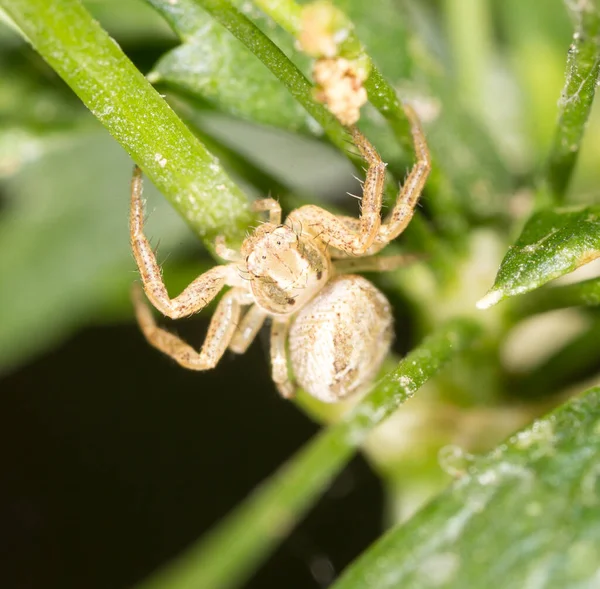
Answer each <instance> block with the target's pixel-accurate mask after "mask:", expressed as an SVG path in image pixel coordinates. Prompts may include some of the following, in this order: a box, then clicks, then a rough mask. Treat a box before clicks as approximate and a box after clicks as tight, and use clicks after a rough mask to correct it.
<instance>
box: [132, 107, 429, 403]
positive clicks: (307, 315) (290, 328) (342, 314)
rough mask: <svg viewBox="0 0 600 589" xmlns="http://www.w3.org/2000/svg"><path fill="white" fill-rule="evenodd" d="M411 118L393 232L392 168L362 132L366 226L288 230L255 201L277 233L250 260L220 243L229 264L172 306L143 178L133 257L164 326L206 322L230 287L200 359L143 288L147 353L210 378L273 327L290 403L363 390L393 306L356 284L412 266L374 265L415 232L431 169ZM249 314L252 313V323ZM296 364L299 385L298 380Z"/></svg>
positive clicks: (290, 223) (297, 225)
mask: <svg viewBox="0 0 600 589" xmlns="http://www.w3.org/2000/svg"><path fill="white" fill-rule="evenodd" d="M406 113H407V115H408V117H409V119H410V121H411V128H412V135H413V140H414V143H415V152H416V155H417V162H416V164H415V165H414V166H413V168H412V170H411V172H410V174H409V175H408V177H407V179H406V181H405V183H404V185H403V187H402V189H401V190H400V194H399V195H398V198H397V201H396V204H395V205H394V207H393V209H392V210H391V212H390V213H389V215H388V216H387V217H386V219H385V220H384V221H383V222H382V220H381V205H382V191H383V183H384V178H385V164H384V163H383V162H382V160H381V158H380V157H379V155H378V153H377V151H376V150H375V148H374V147H373V146H372V145H371V144H370V143H369V142H368V141H367V139H366V138H365V137H364V136H363V135H362V134H361V133H360V132H359V131H358V130H356V129H351V133H352V137H353V139H354V142H355V143H356V146H357V147H358V149H359V150H360V152H361V154H362V155H363V157H364V158H365V160H366V161H367V164H368V169H367V175H366V179H365V182H364V188H363V198H362V207H361V214H360V217H359V218H358V219H354V218H352V217H342V216H336V215H333V214H332V213H329V212H328V211H326V210H324V209H321V208H319V207H316V206H313V205H308V206H304V207H301V208H299V209H296V210H294V211H292V212H291V213H290V215H289V216H288V217H287V219H286V221H285V223H284V224H282V219H281V208H280V206H279V204H278V203H277V202H276V201H275V200H273V199H270V198H267V199H263V200H259V201H256V202H255V203H254V209H255V210H256V211H268V212H269V220H268V222H266V223H263V224H262V225H259V226H258V227H257V228H256V229H255V230H254V232H253V233H252V234H251V235H250V236H249V237H247V238H246V239H245V240H244V243H243V244H242V247H241V249H240V251H239V252H238V251H235V250H232V249H230V248H228V247H227V246H226V245H225V242H224V240H223V239H222V238H219V239H217V243H216V251H217V254H218V255H219V256H221V257H222V258H223V259H224V260H227V261H229V262H230V263H229V264H225V265H220V266H215V267H214V268H212V269H211V270H209V271H207V272H205V273H204V274H201V275H200V276H198V278H196V280H194V281H193V282H192V283H191V284H190V285H189V286H188V287H187V288H186V289H185V290H184V291H183V292H182V293H181V294H180V295H179V296H177V297H175V298H173V299H171V298H170V297H169V295H168V293H167V290H166V288H165V286H164V283H163V281H162V276H161V271H160V267H159V265H158V263H157V261H156V257H155V255H154V252H153V250H152V248H151V246H150V243H149V242H148V240H147V239H146V237H145V235H144V232H143V205H142V201H141V192H142V181H141V171H140V170H139V168H136V169H135V171H134V177H133V181H132V190H131V216H130V232H131V247H132V249H133V254H134V257H135V260H136V262H137V265H138V268H139V270H140V275H141V278H142V283H143V286H144V290H145V292H146V296H147V297H148V299H149V300H150V302H151V303H152V304H153V305H154V306H155V307H156V308H157V309H158V310H159V311H161V312H162V313H163V314H164V315H167V316H168V317H171V318H172V319H177V318H179V317H184V316H187V315H191V314H192V313H195V312H198V311H200V310H201V309H202V308H204V307H205V306H206V305H207V304H208V303H209V302H210V301H211V300H212V299H213V298H214V297H215V296H216V295H217V294H218V293H219V291H220V290H221V289H222V288H223V287H225V286H230V287H231V288H230V289H229V290H228V291H227V292H226V293H225V294H224V295H223V297H222V298H221V300H220V302H219V304H218V306H217V309H216V311H215V314H214V315H213V318H212V321H211V323H210V327H209V329H208V333H207V335H206V339H205V342H204V344H203V346H202V348H201V350H200V351H196V350H194V349H193V348H192V347H191V346H189V345H188V344H186V343H185V342H184V341H183V340H181V339H180V338H179V337H177V336H176V335H174V334H172V333H170V332H168V331H166V330H165V329H163V328H161V327H159V326H158V325H157V324H156V322H155V320H154V317H153V315H152V312H151V310H150V308H149V307H148V306H147V305H146V304H145V302H144V298H143V294H142V292H141V289H139V288H138V287H136V288H135V289H134V305H135V309H136V316H137V319H138V322H139V324H140V327H141V328H142V331H143V333H144V335H145V336H146V338H147V339H148V341H149V342H150V343H151V344H152V345H153V346H154V347H156V348H158V349H159V350H161V351H162V352H164V353H166V354H168V355H169V356H171V357H172V358H174V359H175V360H176V361H177V362H178V363H179V364H181V365H182V366H185V367H186V368H191V369H193V370H208V369H210V368H213V367H214V366H215V365H216V364H217V362H218V361H219V359H220V358H221V356H222V355H223V354H224V352H225V350H227V349H228V348H229V349H230V350H232V351H233V352H236V353H238V354H242V353H244V352H245V351H246V349H247V348H248V346H249V345H250V343H251V342H252V340H253V339H254V337H255V336H256V334H257V333H258V331H259V329H260V328H261V326H262V325H263V323H264V321H265V319H266V318H267V317H270V318H271V364H272V375H273V380H274V381H275V384H276V385H277V388H278V389H279V392H280V393H281V394H282V395H283V396H284V397H290V396H292V395H293V394H294V391H295V388H296V383H297V384H299V385H300V386H302V387H303V388H304V389H306V391H307V392H309V393H310V394H312V395H314V396H315V397H317V398H319V399H321V400H323V401H327V402H333V401H337V400H339V399H342V398H344V397H347V396H348V395H350V394H353V393H356V392H357V391H361V390H364V389H365V388H366V387H367V386H368V385H369V384H370V382H371V381H372V379H373V377H374V375H375V374H376V373H377V370H378V369H379V367H380V366H381V363H382V362H383V360H384V358H385V356H386V354H387V352H388V350H389V346H390V343H391V341H392V332H393V329H392V315H391V310H390V305H389V303H388V301H387V299H386V298H385V296H384V295H383V294H382V293H381V292H380V291H379V290H378V289H377V288H375V286H373V284H371V283H370V282H369V281H368V280H366V279H365V278H362V277H361V276H357V275H354V274H351V273H350V272H358V271H368V270H388V269H391V268H394V267H397V266H398V265H399V264H400V263H402V262H403V261H404V258H402V257H401V256H392V257H376V256H373V255H372V254H374V253H376V252H378V251H379V250H381V249H383V248H384V247H385V246H386V245H387V244H388V243H389V242H390V241H391V240H392V239H395V238H396V237H397V236H398V235H399V234H400V233H401V232H402V231H403V230H404V229H405V228H406V226H407V225H408V223H409V222H410V219H411V218H412V215H413V213H414V209H415V206H416V204H417V201H418V199H419V196H420V194H421V191H422V189H423V186H424V184H425V181H426V179H427V175H428V173H429V169H430V160H429V153H428V150H427V145H426V143H425V138H424V136H423V132H422V130H421V127H420V125H419V121H418V119H417V117H416V115H415V113H414V112H413V110H412V109H411V108H409V107H406ZM240 270H241V274H242V276H243V277H244V278H242V277H241V276H240ZM242 309H247V310H246V311H245V313H244V314H243V315H242ZM288 358H289V360H290V362H291V365H292V369H293V378H291V377H290V375H289V373H288Z"/></svg>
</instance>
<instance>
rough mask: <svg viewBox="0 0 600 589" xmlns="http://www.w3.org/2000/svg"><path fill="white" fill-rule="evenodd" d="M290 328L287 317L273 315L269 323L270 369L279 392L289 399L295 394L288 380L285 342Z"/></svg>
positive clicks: (294, 388)
mask: <svg viewBox="0 0 600 589" xmlns="http://www.w3.org/2000/svg"><path fill="white" fill-rule="evenodd" d="M289 329H290V318H289V317H279V318H278V317H274V318H273V323H272V325H271V371H272V373H271V374H272V378H273V381H274V382H275V385H276V386H277V390H278V391H279V394H280V395H281V396H282V397H283V398H284V399H291V398H292V397H293V396H294V395H295V394H296V386H295V385H294V383H293V382H292V381H291V380H290V377H289V372H288V359H287V352H286V344H287V337H288V332H289Z"/></svg>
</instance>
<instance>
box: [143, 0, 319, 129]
mask: <svg viewBox="0 0 600 589" xmlns="http://www.w3.org/2000/svg"><path fill="white" fill-rule="evenodd" d="M160 4H168V2H164V3H162V2H161V3H159V2H156V1H155V2H153V5H155V6H158V5H160ZM192 17H193V24H194V27H195V28H194V32H193V34H191V35H190V36H187V39H186V42H185V43H184V44H183V45H180V46H179V47H177V48H176V49H174V50H173V51H170V52H169V53H167V54H166V55H164V56H163V57H162V58H161V59H160V60H159V62H158V63H157V64H156V66H155V67H154V69H153V71H152V72H151V73H150V74H149V75H148V79H149V80H150V81H152V82H153V83H163V84H166V85H167V86H169V87H172V88H175V89H178V90H183V91H184V92H185V93H186V94H189V95H192V96H194V97H197V98H201V99H203V100H205V101H207V102H208V103H210V104H211V105H213V106H214V107H215V108H218V109H219V110H222V111H223V112H225V113H228V114H231V115H234V116H236V117H239V118H242V119H245V120H248V121H253V122H256V123H261V124H264V125H272V126H275V127H281V128H283V129H287V130H291V131H308V130H309V128H310V127H311V121H312V119H310V117H309V116H308V114H307V113H306V111H305V110H304V109H303V108H302V106H300V104H299V103H298V102H297V101H296V100H294V98H293V96H292V95H291V94H290V93H289V92H288V91H287V90H286V89H285V87H284V86H282V84H281V83H280V82H279V81H278V80H277V78H276V77H275V76H274V75H273V73H272V72H271V71H270V70H269V69H268V68H267V67H266V66H265V65H264V64H263V63H262V62H261V61H260V60H259V59H257V58H256V56H255V55H253V54H252V53H251V52H250V51H249V50H248V49H247V48H246V47H245V46H244V45H243V44H242V43H241V42H240V41H239V40H238V39H236V38H235V37H234V36H232V35H231V33H230V32H229V31H227V30H226V29H224V28H223V27H222V26H221V25H220V24H219V23H217V22H215V20H214V19H212V18H211V17H210V16H208V14H206V13H205V12H203V11H200V12H198V11H197V12H196V13H193V14H192V15H188V17H187V19H186V20H185V26H186V27H191V26H192V22H191V21H192ZM199 56H202V57H201V58H200V57H199ZM312 127H313V129H314V128H315V123H314V121H312ZM316 128H317V129H318V127H316Z"/></svg>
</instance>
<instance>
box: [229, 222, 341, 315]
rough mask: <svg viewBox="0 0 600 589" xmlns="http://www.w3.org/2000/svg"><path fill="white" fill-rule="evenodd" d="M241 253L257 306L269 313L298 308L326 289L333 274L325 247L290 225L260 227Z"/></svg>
mask: <svg viewBox="0 0 600 589" xmlns="http://www.w3.org/2000/svg"><path fill="white" fill-rule="evenodd" d="M241 253H242V256H243V258H244V263H245V265H246V270H247V272H248V275H249V277H250V287H251V289H252V294H253V295H254V298H255V300H256V304H257V305H258V306H259V307H261V308H262V309H264V310H265V311H266V312H267V313H274V314H277V315H287V314H288V313H290V312H293V311H295V310H296V309H299V308H300V307H302V306H303V305H305V304H306V303H307V302H308V301H309V300H310V299H312V298H313V297H314V296H315V295H316V294H317V293H318V292H319V291H320V290H321V289H322V288H323V286H325V283H326V282H327V280H328V279H329V275H330V272H331V260H330V258H329V256H328V255H327V251H326V248H325V247H324V246H323V244H322V243H321V242H320V241H316V240H314V239H311V238H310V236H308V235H305V234H303V233H301V232H300V233H296V232H295V231H294V230H293V229H292V228H291V227H288V226H287V225H278V226H276V225H272V224H271V223H265V224H264V225H262V226H260V227H259V228H258V229H256V230H255V232H254V234H252V235H251V236H250V237H248V238H247V239H246V240H245V241H244V243H243V244H242V249H241Z"/></svg>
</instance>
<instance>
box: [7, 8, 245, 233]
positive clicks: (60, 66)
mask: <svg viewBox="0 0 600 589" xmlns="http://www.w3.org/2000/svg"><path fill="white" fill-rule="evenodd" d="M0 6H1V7H2V8H4V10H6V12H7V13H8V15H9V16H10V17H11V18H12V19H13V20H14V22H15V23H16V24H17V25H18V26H19V28H21V29H22V30H23V32H24V33H25V35H26V36H27V37H28V40H29V41H30V42H31V44H32V45H33V46H34V48H35V49H36V50H37V51H38V52H39V53H40V55H41V56H42V57H43V58H44V59H45V60H46V61H47V62H48V63H49V64H50V65H51V66H52V67H53V68H54V69H55V70H56V71H57V72H58V74H59V75H60V76H61V77H62V78H63V79H64V80H65V82H66V83H67V84H68V85H69V86H70V87H71V88H72V89H73V91H74V92H75V93H76V94H77V95H78V96H79V98H81V100H82V101H83V102H84V104H85V105H86V106H87V107H88V108H89V109H90V110H91V111H92V113H93V114H94V115H95V116H96V117H97V118H98V119H99V120H100V122H101V123H102V124H103V125H104V126H105V127H106V128H107V129H108V131H109V132H110V133H111V134H112V135H113V136H114V137H115V139H117V141H119V143H121V145H122V146H123V147H124V148H125V149H126V150H127V152H128V153H129V154H130V155H131V157H132V158H133V160H134V161H135V162H137V163H138V164H139V165H140V166H141V167H142V169H143V170H144V171H145V173H146V174H147V175H148V176H149V177H150V179H151V180H152V181H153V182H154V184H155V185H156V186H157V188H158V189H159V190H161V191H162V192H163V193H164V194H165V195H166V196H167V198H168V199H169V200H170V202H171V203H172V204H173V206H174V207H175V208H176V209H177V210H178V211H179V212H180V213H181V215H182V216H183V217H184V218H185V219H186V220H187V222H188V223H189V224H190V225H191V226H192V228H193V229H194V230H195V231H196V232H197V233H198V234H199V235H200V236H202V237H204V238H205V239H206V241H207V242H209V241H212V239H213V238H214V236H215V235H216V234H219V233H223V234H225V235H226V236H228V237H230V238H232V239H235V238H241V237H242V236H243V232H244V231H245V230H246V228H247V227H248V225H249V224H250V223H251V221H252V216H251V214H250V213H249V209H248V202H247V199H246V197H245V196H244V194H243V193H242V191H241V189H240V188H238V187H237V186H236V185H235V184H234V183H233V182H232V180H231V179H230V178H229V177H228V176H227V175H226V173H225V172H224V170H223V169H222V168H221V166H220V165H219V162H218V160H217V159H216V158H215V157H214V156H213V155H212V154H210V153H209V152H208V151H207V150H206V149H205V147H204V146H203V145H202V144H201V143H200V142H199V141H198V139H197V138H196V137H195V136H194V135H193V133H192V132H191V131H190V130H189V129H188V128H187V127H186V126H185V125H184V124H183V123H182V122H181V121H180V120H179V118H178V117H177V116H176V115H175V113H174V112H173V111H172V110H171V109H170V108H169V106H168V105H167V103H166V102H165V101H164V100H163V99H162V98H161V97H160V95H159V94H158V93H157V92H156V91H155V90H154V88H152V86H151V85H150V84H149V83H148V82H147V81H146V79H145V78H144V76H143V75H142V74H141V73H140V72H139V71H138V70H137V69H136V68H135V66H134V65H133V64H132V63H131V61H129V59H128V58H127V57H126V56H125V54H124V53H123V52H122V51H121V49H120V48H119V46H118V45H117V44H116V43H115V42H114V41H113V39H111V38H110V37H109V36H108V34H107V33H106V32H105V31H104V30H103V29H102V28H100V26H99V25H98V23H97V22H96V21H95V20H94V19H93V18H92V17H91V15H90V14H89V13H88V12H87V11H86V10H85V8H84V7H83V6H82V4H81V2H80V1H79V0H53V1H52V2H48V1H47V0H0ZM123 192H124V195H123V197H124V198H127V196H126V192H127V187H125V186H124V187H123ZM217 195H218V197H217Z"/></svg>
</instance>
